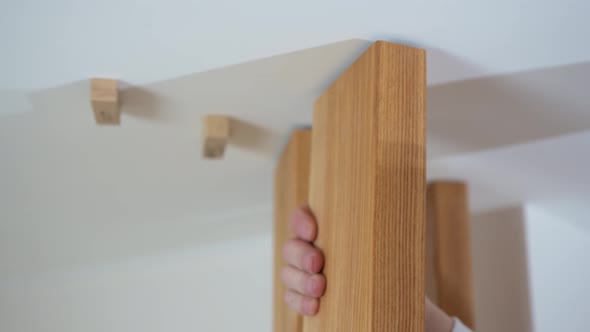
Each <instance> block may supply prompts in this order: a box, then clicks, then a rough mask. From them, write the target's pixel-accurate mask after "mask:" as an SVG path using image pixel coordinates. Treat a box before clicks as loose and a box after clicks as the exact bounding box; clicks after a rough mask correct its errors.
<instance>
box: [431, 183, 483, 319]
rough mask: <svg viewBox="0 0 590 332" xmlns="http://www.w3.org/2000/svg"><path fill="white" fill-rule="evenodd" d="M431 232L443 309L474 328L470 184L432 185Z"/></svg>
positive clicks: (437, 299)
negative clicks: (468, 190)
mask: <svg viewBox="0 0 590 332" xmlns="http://www.w3.org/2000/svg"><path fill="white" fill-rule="evenodd" d="M427 205H428V209H427V210H428V232H429V233H430V234H431V235H432V237H431V239H430V240H429V241H432V243H431V244H430V245H431V246H432V249H433V250H432V254H433V264H434V269H432V270H430V271H428V273H429V274H431V275H432V274H434V279H435V289H433V290H432V291H433V292H435V294H429V295H430V296H431V297H433V299H432V300H433V301H434V302H435V303H437V304H438V305H439V306H440V307H441V309H443V310H444V311H445V312H446V313H447V314H449V315H451V316H455V317H458V318H459V319H461V320H462V321H463V323H465V325H467V326H469V327H470V328H474V317H473V316H474V304H473V277H472V264H471V240H470V238H471V228H470V223H469V205H468V200H467V186H466V185H465V184H464V183H460V182H445V181H438V182H433V183H430V184H429V185H428V194H427Z"/></svg>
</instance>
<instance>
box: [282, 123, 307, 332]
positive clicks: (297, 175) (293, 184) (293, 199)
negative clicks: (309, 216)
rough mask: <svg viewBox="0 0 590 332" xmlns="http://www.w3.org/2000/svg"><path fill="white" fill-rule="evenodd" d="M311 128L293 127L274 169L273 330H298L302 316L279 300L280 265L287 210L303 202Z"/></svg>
mask: <svg viewBox="0 0 590 332" xmlns="http://www.w3.org/2000/svg"><path fill="white" fill-rule="evenodd" d="M310 149H311V131H310V130H296V131H294V132H293V133H292V135H291V138H290V140H289V143H288V144H287V146H286V147H285V150H284V151H283V153H282V155H281V157H280V159H279V163H278V166H277V168H276V170H275V182H274V199H275V202H274V306H273V308H274V316H273V317H274V320H273V331H275V332H301V331H302V317H301V316H300V315H298V314H297V313H296V312H294V311H292V310H290V309H289V308H288V307H287V305H286V304H285V302H284V301H283V298H284V294H285V287H283V283H282V282H281V277H280V271H281V267H283V266H285V265H286V263H285V261H284V259H283V255H282V252H283V250H282V248H283V244H284V243H285V241H286V240H287V239H289V238H290V237H292V236H293V234H291V232H290V231H289V228H288V224H289V221H290V217H291V214H292V213H293V211H294V210H295V209H296V208H297V207H300V206H302V205H303V204H305V203H307V197H308V196H307V195H308V187H309V159H310V155H311V152H310V151H311V150H310Z"/></svg>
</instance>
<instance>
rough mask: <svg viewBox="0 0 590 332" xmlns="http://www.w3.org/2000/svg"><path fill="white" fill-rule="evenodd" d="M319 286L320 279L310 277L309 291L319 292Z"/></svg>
mask: <svg viewBox="0 0 590 332" xmlns="http://www.w3.org/2000/svg"><path fill="white" fill-rule="evenodd" d="M319 288H320V281H319V280H318V279H317V278H314V277H310V278H309V279H308V280H307V291H308V292H309V293H310V294H313V295H316V294H317V293H318V290H319Z"/></svg>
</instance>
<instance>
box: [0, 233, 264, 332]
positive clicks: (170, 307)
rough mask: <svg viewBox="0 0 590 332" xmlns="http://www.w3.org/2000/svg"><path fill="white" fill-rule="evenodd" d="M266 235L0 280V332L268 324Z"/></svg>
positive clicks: (260, 329) (257, 330) (210, 331)
mask: <svg viewBox="0 0 590 332" xmlns="http://www.w3.org/2000/svg"><path fill="white" fill-rule="evenodd" d="M271 254H272V250H271V237H270V234H269V233H264V234H261V235H254V236H248V237H245V238H242V239H238V240H231V241H225V242H222V243H219V244H210V245H207V246H205V247H194V248H186V249H184V250H176V251H171V252H167V253H163V254H160V255H157V256H151V257H144V258H136V259H133V260H128V261H123V262H119V263H116V264H109V265H91V266H86V267H83V268H77V269H75V270H70V271H65V272H51V273H42V274H36V275H34V276H33V277H25V278H13V279H12V280H6V279H5V280H3V281H1V282H0V331H6V332H80V331H84V332H105V331H108V332H130V331H141V332H152V331H154V332H156V331H158V332H161V331H206V332H216V331H219V332H227V331H252V332H264V331H270V328H271V313H270V308H271V304H270V303H271V291H272V284H271V280H272V278H271V265H270V262H271Z"/></svg>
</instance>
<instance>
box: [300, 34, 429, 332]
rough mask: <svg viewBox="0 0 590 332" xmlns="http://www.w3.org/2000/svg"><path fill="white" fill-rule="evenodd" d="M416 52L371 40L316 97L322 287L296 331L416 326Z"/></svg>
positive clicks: (420, 278)
mask: <svg viewBox="0 0 590 332" xmlns="http://www.w3.org/2000/svg"><path fill="white" fill-rule="evenodd" d="M425 59H426V57H425V52H424V50H420V49H416V48H412V47H407V46H403V45H397V44H391V43H386V42H377V43H375V44H373V45H372V46H371V47H370V48H369V49H368V50H367V51H366V52H365V53H364V54H363V55H361V57H360V58H359V59H357V61H356V62H355V63H354V64H353V65H352V66H351V67H350V68H348V69H347V70H346V71H345V72H344V73H343V74H342V76H341V77H340V78H338V79H337V80H336V81H335V83H333V85H332V86H331V87H330V88H329V89H328V90H327V91H326V92H325V93H324V94H323V95H322V96H320V98H319V99H318V100H317V102H316V105H315V111H314V117H313V132H312V158H311V177H310V197H309V201H310V207H311V209H312V211H313V213H314V214H315V216H316V218H317V220H318V223H319V233H318V240H317V241H316V244H317V245H318V246H319V247H320V248H321V249H322V250H323V251H324V254H325V257H326V264H325V267H324V273H325V275H326V278H327V290H326V293H325V295H324V297H323V298H322V300H321V303H320V310H319V314H318V315H317V316H316V317H311V318H307V317H306V318H305V319H304V331H305V332H347V331H350V332H360V331H362V332H373V331H379V332H392V331H399V332H402V331H403V332H423V331H424V224H425V196H426V193H425V189H426V188H425V144H426V142H425V141H426V138H425V107H426V105H425V101H426V100H425V99H426V65H425Z"/></svg>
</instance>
